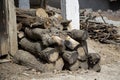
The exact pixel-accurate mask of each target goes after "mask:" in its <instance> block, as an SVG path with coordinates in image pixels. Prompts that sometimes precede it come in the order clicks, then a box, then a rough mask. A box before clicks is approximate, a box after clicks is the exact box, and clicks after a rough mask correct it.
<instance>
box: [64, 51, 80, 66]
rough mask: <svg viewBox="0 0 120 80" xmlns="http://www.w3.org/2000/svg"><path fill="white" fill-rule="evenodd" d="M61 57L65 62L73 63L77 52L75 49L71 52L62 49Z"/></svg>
mask: <svg viewBox="0 0 120 80" xmlns="http://www.w3.org/2000/svg"><path fill="white" fill-rule="evenodd" d="M62 57H63V59H64V60H65V61H66V62H67V63H69V64H73V63H75V62H76V61H77V58H78V53H77V51H72V52H71V51H64V53H63V55H62Z"/></svg>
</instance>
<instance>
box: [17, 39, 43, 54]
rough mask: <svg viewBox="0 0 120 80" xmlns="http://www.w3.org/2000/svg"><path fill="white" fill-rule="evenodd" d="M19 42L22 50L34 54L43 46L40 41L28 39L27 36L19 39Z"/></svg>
mask: <svg viewBox="0 0 120 80" xmlns="http://www.w3.org/2000/svg"><path fill="white" fill-rule="evenodd" d="M19 44H20V46H21V47H22V48H23V49H24V50H26V51H28V52H30V53H32V54H33V55H35V56H38V53H40V52H41V50H42V49H43V48H44V47H43V46H42V44H41V43H39V42H32V41H30V40H28V39H27V38H23V39H21V40H20V42H19Z"/></svg>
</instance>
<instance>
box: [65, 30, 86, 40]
mask: <svg viewBox="0 0 120 80" xmlns="http://www.w3.org/2000/svg"><path fill="white" fill-rule="evenodd" d="M67 33H68V35H69V36H70V37H71V38H73V39H75V40H77V41H80V40H86V39H87V38H88V33H87V32H86V31H83V30H76V29H74V30H72V31H68V32H67Z"/></svg>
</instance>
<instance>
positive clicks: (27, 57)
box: [13, 50, 55, 72]
mask: <svg viewBox="0 0 120 80" xmlns="http://www.w3.org/2000/svg"><path fill="white" fill-rule="evenodd" d="M13 58H14V61H15V62H16V63H18V64H21V65H23V66H26V67H28V68H33V69H36V70H37V71H40V72H52V71H54V69H55V66H54V64H48V63H42V62H41V61H38V60H37V59H36V58H35V57H34V56H33V55H32V54H30V53H29V52H26V51H23V50H18V52H17V53H16V54H15V55H14V56H13Z"/></svg>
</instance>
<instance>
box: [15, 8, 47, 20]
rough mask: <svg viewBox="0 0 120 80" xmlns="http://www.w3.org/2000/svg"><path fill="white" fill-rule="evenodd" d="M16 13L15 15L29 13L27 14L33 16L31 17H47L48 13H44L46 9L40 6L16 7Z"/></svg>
mask: <svg viewBox="0 0 120 80" xmlns="http://www.w3.org/2000/svg"><path fill="white" fill-rule="evenodd" d="M16 14H17V15H24V14H26V15H29V16H33V17H35V16H36V17H42V18H48V14H47V13H46V11H45V10H44V9H42V8H38V9H19V8H17V9H16Z"/></svg>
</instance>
